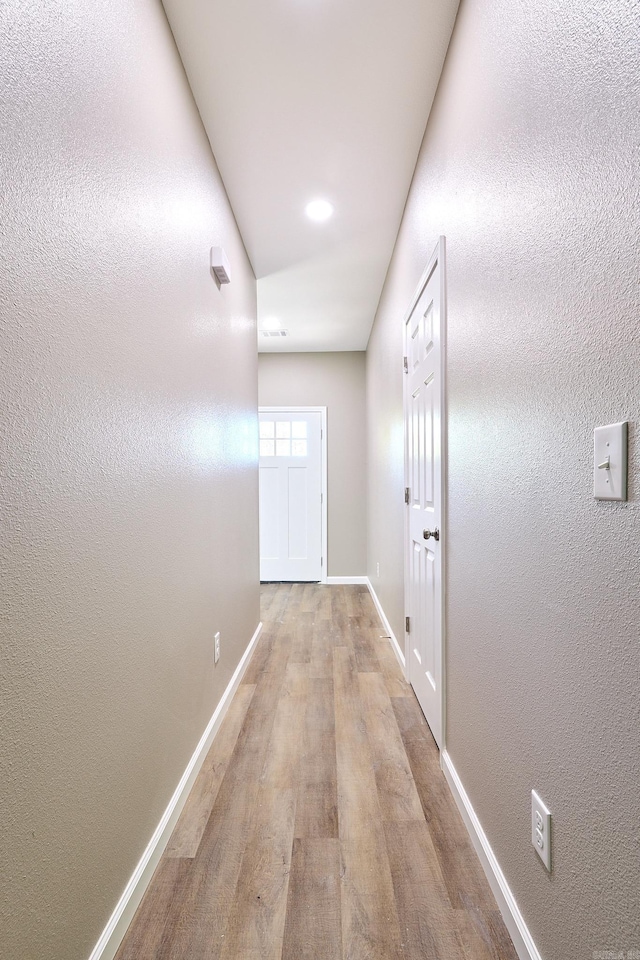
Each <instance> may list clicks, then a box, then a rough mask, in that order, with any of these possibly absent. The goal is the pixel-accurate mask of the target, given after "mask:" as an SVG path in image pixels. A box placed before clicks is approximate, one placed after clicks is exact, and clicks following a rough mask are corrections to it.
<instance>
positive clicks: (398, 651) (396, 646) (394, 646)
mask: <svg viewBox="0 0 640 960" xmlns="http://www.w3.org/2000/svg"><path fill="white" fill-rule="evenodd" d="M365 580H366V584H367V586H368V587H369V593H370V594H371V599H372V600H373V602H374V604H375V607H376V610H377V611H378V616H379V617H380V619H381V620H382V625H383V626H384V629H385V630H386V631H387V633H388V634H389V639H390V640H391V648H392V650H393V652H394V653H395V655H396V657H397V658H398V663H399V664H400V666H401V667H402V675H403V677H405V678H406V676H407V664H406V660H405V656H404V653H403V652H402V649H401V647H400V644H399V643H398V641H397V639H396V635H395V633H394V632H393V630H392V629H391V624H390V623H389V621H388V620H387V615H386V613H385V612H384V610H383V609H382V604H381V603H380V601H379V600H378V596H377V594H376V592H375V590H374V589H373V584H372V583H371V580H369V577H366V578H365Z"/></svg>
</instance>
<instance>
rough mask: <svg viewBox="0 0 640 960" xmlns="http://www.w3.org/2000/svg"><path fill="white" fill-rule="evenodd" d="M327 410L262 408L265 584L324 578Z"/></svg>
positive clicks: (262, 563) (262, 574) (262, 570)
mask: <svg viewBox="0 0 640 960" xmlns="http://www.w3.org/2000/svg"><path fill="white" fill-rule="evenodd" d="M323 418H324V414H323V410H322V409H318V408H315V409H308V408H304V407H298V408H293V407H287V408H285V407H261V408H260V411H259V420H260V579H261V580H263V581H264V580H289V581H317V580H322V578H323V565H324V558H323V546H322V543H323V535H322V534H323V513H324V511H323V500H324V495H323V477H324V473H323V447H324V444H323Z"/></svg>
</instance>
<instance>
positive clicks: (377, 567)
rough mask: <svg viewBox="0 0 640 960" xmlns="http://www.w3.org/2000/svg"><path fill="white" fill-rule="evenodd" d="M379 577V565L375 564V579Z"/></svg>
mask: <svg viewBox="0 0 640 960" xmlns="http://www.w3.org/2000/svg"><path fill="white" fill-rule="evenodd" d="M379 576H380V564H379V563H376V577H379Z"/></svg>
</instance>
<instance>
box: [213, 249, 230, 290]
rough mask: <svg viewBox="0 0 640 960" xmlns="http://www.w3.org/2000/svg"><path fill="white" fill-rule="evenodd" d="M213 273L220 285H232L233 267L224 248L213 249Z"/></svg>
mask: <svg viewBox="0 0 640 960" xmlns="http://www.w3.org/2000/svg"><path fill="white" fill-rule="evenodd" d="M211 272H212V274H213V275H214V277H215V278H216V280H217V281H218V283H221V284H222V283H231V267H230V266H229V259H228V257H227V255H226V253H225V252H224V250H223V249H222V247H211Z"/></svg>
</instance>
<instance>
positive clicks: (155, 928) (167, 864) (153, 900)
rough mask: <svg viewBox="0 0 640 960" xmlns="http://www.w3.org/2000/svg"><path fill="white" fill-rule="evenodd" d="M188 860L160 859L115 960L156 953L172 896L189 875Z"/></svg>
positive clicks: (136, 959) (137, 958) (172, 905)
mask: <svg viewBox="0 0 640 960" xmlns="http://www.w3.org/2000/svg"><path fill="white" fill-rule="evenodd" d="M190 869H191V860H177V859H169V858H165V859H162V860H161V861H160V863H159V865H158V868H157V870H156V872H155V873H154V875H153V878H152V880H151V884H150V885H149V889H148V892H147V894H146V896H145V897H144V898H143V900H142V903H141V904H140V906H139V907H138V910H137V911H136V914H135V916H134V918H133V920H132V922H131V925H130V927H129V930H128V931H127V935H126V937H125V939H124V940H123V942H122V944H121V946H120V948H119V950H118V952H117V954H116V957H115V960H140V958H141V957H156V956H159V955H160V953H161V950H162V947H163V942H164V940H165V930H166V927H167V923H168V921H169V920H170V917H171V913H172V910H174V909H175V907H176V902H177V901H176V897H177V896H179V894H180V892H181V890H182V889H183V886H184V881H185V880H186V878H187V877H188V875H189V871H190Z"/></svg>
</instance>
